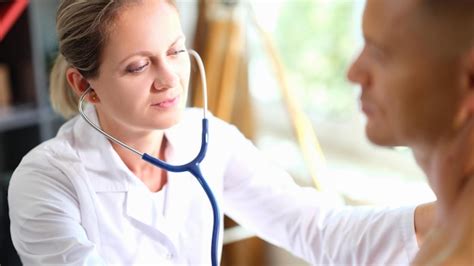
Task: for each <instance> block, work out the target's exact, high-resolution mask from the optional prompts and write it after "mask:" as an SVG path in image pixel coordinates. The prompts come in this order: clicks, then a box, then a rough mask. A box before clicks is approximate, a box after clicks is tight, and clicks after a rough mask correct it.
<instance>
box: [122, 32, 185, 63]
mask: <svg viewBox="0 0 474 266" xmlns="http://www.w3.org/2000/svg"><path fill="white" fill-rule="evenodd" d="M181 40H183V41H184V40H186V37H185V36H184V35H183V34H180V35H179V36H178V37H177V38H176V39H175V40H174V41H173V42H172V43H171V44H170V45H169V48H171V47H173V46H174V45H176V43H178V42H179V41H181ZM136 55H143V56H153V53H152V52H150V51H137V52H134V53H132V54H129V55H127V57H125V58H124V59H122V60H121V61H120V62H119V63H118V64H117V65H118V66H121V65H122V64H123V63H124V62H125V61H127V60H128V59H129V58H130V57H133V56H136Z"/></svg>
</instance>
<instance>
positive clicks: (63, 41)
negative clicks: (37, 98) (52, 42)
mask: <svg viewBox="0 0 474 266" xmlns="http://www.w3.org/2000/svg"><path fill="white" fill-rule="evenodd" d="M140 2H141V0H62V1H61V3H60V4H59V8H58V11H57V15H56V31H57V35H58V39H59V54H58V56H57V58H56V61H55V63H54V65H53V68H52V70H51V74H50V100H51V104H52V107H53V109H54V110H55V111H56V112H58V113H59V114H61V115H62V116H63V117H64V118H69V117H71V116H74V115H75V114H77V112H78V100H79V97H78V96H77V95H76V94H75V93H74V91H73V89H72V88H71V87H70V86H69V83H68V81H67V79H66V70H67V69H68V68H69V67H74V68H76V69H77V70H78V71H79V72H80V73H81V74H82V76H83V77H84V78H86V79H87V78H94V77H97V76H98V75H99V67H100V63H101V55H102V52H103V48H104V44H105V43H106V42H107V37H108V33H109V31H110V29H111V26H112V25H113V22H114V20H115V19H116V17H117V15H118V13H119V11H121V10H122V9H123V8H124V7H126V6H130V5H131V4H137V3H140ZM167 2H168V3H170V4H171V5H172V6H173V7H175V8H176V3H175V1H172V0H171V1H170V0H168V1H167Z"/></svg>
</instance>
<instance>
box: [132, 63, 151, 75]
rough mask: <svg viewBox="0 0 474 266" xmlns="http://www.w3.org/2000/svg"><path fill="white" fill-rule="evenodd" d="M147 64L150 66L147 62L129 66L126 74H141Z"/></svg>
mask: <svg viewBox="0 0 474 266" xmlns="http://www.w3.org/2000/svg"><path fill="white" fill-rule="evenodd" d="M149 64H150V62H149V61H147V62H146V63H141V64H138V65H131V66H129V67H127V72H129V73H139V72H142V71H143V70H144V69H145V68H146V67H147V66H148V65H149Z"/></svg>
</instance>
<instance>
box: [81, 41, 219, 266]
mask: <svg viewBox="0 0 474 266" xmlns="http://www.w3.org/2000/svg"><path fill="white" fill-rule="evenodd" d="M188 53H189V54H191V55H193V56H194V58H195V59H196V62H197V65H198V68H199V73H200V76H201V82H202V90H203V98H204V107H203V118H202V133H201V149H200V150H199V153H198V155H197V156H196V158H194V160H192V161H191V162H189V163H187V164H183V165H171V164H168V163H166V162H164V161H162V160H160V159H158V158H155V157H153V156H151V155H149V154H147V153H141V152H139V151H137V150H136V149H134V148H132V147H130V146H129V145H127V144H125V143H123V142H122V141H120V140H118V139H116V138H115V137H113V136H111V135H110V134H108V133H107V132H105V131H103V130H102V129H101V128H99V127H98V126H97V125H96V124H94V123H93V122H92V121H91V120H90V119H89V118H88V117H87V116H86V114H85V113H84V104H83V103H84V99H85V97H86V95H87V94H88V93H89V92H90V91H91V90H92V88H91V87H89V88H88V89H87V90H86V91H85V92H84V93H83V94H82V95H81V97H80V99H79V112H80V114H81V116H82V118H84V120H85V121H86V122H87V123H88V124H89V125H91V126H92V127H93V128H94V129H96V130H97V131H98V132H100V133H101V134H103V135H104V136H106V137H107V138H108V139H109V140H111V141H113V142H115V143H117V144H119V145H120V146H122V147H124V148H125V149H127V150H129V151H131V152H133V153H135V154H137V155H138V156H140V157H141V158H142V159H143V160H145V161H147V162H149V163H151V164H153V165H155V166H157V167H160V168H161V169H164V170H166V171H170V172H190V173H191V174H192V175H193V176H194V177H196V179H197V180H198V181H199V183H200V184H201V186H202V188H203V189H204V191H205V192H206V195H207V197H208V198H209V201H210V202H211V206H212V212H213V214H214V224H213V228H212V243H211V262H212V266H217V242H218V240H219V223H220V214H219V207H218V206H217V202H216V199H215V197H214V194H212V191H211V189H210V188H209V185H208V184H207V182H206V180H205V179H204V177H203V176H202V172H201V168H200V167H199V164H200V163H201V162H202V160H204V158H205V156H206V151H207V144H208V141H209V128H208V121H207V118H206V112H207V85H206V74H205V70H204V65H203V63H202V60H201V57H200V56H199V54H198V53H196V52H195V51H194V50H188Z"/></svg>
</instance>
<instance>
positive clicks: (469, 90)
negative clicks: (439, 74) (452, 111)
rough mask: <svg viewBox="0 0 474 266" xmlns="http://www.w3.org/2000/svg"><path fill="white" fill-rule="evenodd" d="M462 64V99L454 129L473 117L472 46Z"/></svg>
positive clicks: (473, 73) (473, 53)
mask: <svg viewBox="0 0 474 266" xmlns="http://www.w3.org/2000/svg"><path fill="white" fill-rule="evenodd" d="M463 63H464V66H463V70H462V71H463V74H462V75H463V78H462V82H461V84H462V85H461V86H462V93H461V95H462V99H461V102H460V108H459V112H458V115H457V117H456V120H455V126H456V127H459V126H461V125H462V124H464V123H465V121H466V119H467V118H468V117H474V46H473V47H472V48H471V49H470V50H469V52H468V53H467V54H466V57H465V61H464V62H463Z"/></svg>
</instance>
